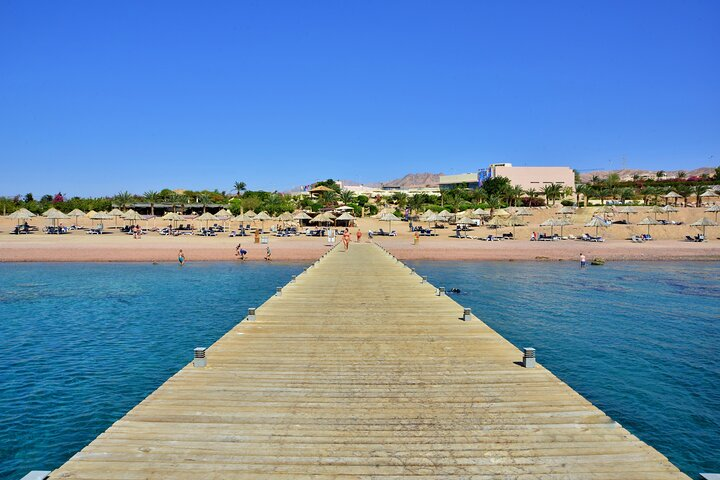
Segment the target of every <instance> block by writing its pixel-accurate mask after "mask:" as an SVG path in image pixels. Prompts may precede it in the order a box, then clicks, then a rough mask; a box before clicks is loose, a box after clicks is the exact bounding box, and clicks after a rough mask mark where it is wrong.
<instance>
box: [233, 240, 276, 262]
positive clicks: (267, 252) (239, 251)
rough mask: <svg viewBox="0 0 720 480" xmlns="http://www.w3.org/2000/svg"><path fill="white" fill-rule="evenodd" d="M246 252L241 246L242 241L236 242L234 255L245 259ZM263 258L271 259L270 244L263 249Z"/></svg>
mask: <svg viewBox="0 0 720 480" xmlns="http://www.w3.org/2000/svg"><path fill="white" fill-rule="evenodd" d="M247 254H248V252H247V250H245V249H244V248H242V243H238V244H237V247H235V256H236V257H238V258H239V259H240V260H245V257H246V256H247ZM265 260H266V261H268V262H269V261H271V260H272V252H271V251H270V246H269V245H268V247H267V248H266V249H265Z"/></svg>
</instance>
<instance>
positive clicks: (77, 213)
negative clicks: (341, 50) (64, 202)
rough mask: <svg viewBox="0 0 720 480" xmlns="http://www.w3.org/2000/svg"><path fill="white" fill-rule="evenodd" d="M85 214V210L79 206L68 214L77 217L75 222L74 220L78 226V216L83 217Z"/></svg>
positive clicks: (74, 223)
mask: <svg viewBox="0 0 720 480" xmlns="http://www.w3.org/2000/svg"><path fill="white" fill-rule="evenodd" d="M84 215H85V212H83V211H82V210H80V209H79V208H76V209H74V210H73V211H72V212H70V213H68V216H70V217H75V222H73V225H75V226H76V227H77V219H78V217H82V216H84Z"/></svg>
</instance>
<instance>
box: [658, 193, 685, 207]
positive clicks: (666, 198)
mask: <svg viewBox="0 0 720 480" xmlns="http://www.w3.org/2000/svg"><path fill="white" fill-rule="evenodd" d="M663 198H664V199H665V205H667V204H668V203H669V202H670V199H671V198H674V199H675V205H677V199H678V198H683V197H682V195H680V194H679V193H677V192H668V193H666V194H665V195H663Z"/></svg>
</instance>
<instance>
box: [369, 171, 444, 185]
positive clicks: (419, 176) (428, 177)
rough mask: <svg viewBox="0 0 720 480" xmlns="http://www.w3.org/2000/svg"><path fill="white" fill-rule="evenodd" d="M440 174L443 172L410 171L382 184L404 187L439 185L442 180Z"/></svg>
mask: <svg viewBox="0 0 720 480" xmlns="http://www.w3.org/2000/svg"><path fill="white" fill-rule="evenodd" d="M440 175H442V173H408V174H407V175H405V176H404V177H402V178H396V179H395V180H390V181H388V182H382V183H381V185H386V186H393V187H402V188H421V187H437V186H438V185H439V182H440Z"/></svg>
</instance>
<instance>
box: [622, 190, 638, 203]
mask: <svg viewBox="0 0 720 480" xmlns="http://www.w3.org/2000/svg"><path fill="white" fill-rule="evenodd" d="M633 197H635V190H633V189H632V188H629V187H628V188H623V189H622V190H620V200H622V202H623V204H624V203H625V201H626V200H631V199H632V198H633Z"/></svg>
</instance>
